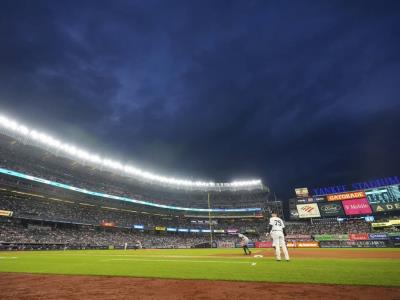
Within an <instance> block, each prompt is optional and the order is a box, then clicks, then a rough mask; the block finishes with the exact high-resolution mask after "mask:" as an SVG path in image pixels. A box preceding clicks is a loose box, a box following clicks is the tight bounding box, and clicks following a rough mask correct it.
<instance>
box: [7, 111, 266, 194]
mask: <svg viewBox="0 0 400 300" xmlns="http://www.w3.org/2000/svg"><path fill="white" fill-rule="evenodd" d="M0 127H3V128H5V129H6V130H8V131H9V132H13V133H14V134H16V135H19V136H21V137H23V138H28V139H30V140H32V141H34V142H36V143H39V144H42V145H45V146H47V147H49V148H53V149H55V150H56V151H57V152H58V151H61V152H64V153H65V154H67V155H69V156H72V157H74V158H78V159H80V160H81V161H88V162H91V163H93V164H96V165H99V166H103V167H106V168H109V169H112V170H117V171H121V172H123V173H124V174H126V175H131V176H135V177H138V178H141V179H144V180H148V181H150V182H153V183H159V184H167V185H169V186H176V187H178V188H179V187H181V188H182V187H187V188H202V189H221V188H232V189H237V188H240V187H242V188H248V189H252V188H261V187H262V182H261V180H260V179H256V180H238V181H232V182H227V183H215V182H212V181H209V182H205V181H198V180H196V181H192V180H187V179H181V178H174V177H167V176H161V175H157V174H153V173H150V172H147V171H144V170H141V169H139V168H136V167H134V166H130V165H123V164H122V163H121V162H118V161H115V160H113V159H110V158H105V157H100V156H99V155H97V154H94V153H91V152H90V151H87V150H84V149H80V148H79V147H77V146H74V145H70V144H67V143H64V142H62V141H59V140H57V139H55V138H53V137H52V136H50V135H48V134H45V133H43V132H40V131H37V130H36V129H29V128H28V127H26V126H25V125H22V124H19V123H18V122H16V121H15V120H12V119H10V118H8V117H5V116H3V115H0ZM13 136H14V135H13Z"/></svg>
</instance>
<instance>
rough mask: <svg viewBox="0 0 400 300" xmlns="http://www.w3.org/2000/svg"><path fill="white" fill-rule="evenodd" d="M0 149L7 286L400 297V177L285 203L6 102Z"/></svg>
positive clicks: (0, 264) (259, 187) (97, 292)
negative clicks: (42, 119) (96, 142)
mask: <svg viewBox="0 0 400 300" xmlns="http://www.w3.org/2000/svg"><path fill="white" fill-rule="evenodd" d="M0 157H1V160H0V250H1V251H0V272H1V274H0V287H1V298H2V299H15V298H20V299H44V298H47V299H97V298H105V299H106V298H108V299H111V298H121V299H208V298H210V299H257V298H259V299H267V298H271V299H322V298H323V299H338V298H341V299H400V248H399V247H400V180H399V177H396V176H394V177H387V178H379V179H371V180H370V181H368V182H359V183H356V184H352V185H349V186H343V185H341V186H333V187H329V188H318V189H312V190H311V189H310V190H309V189H307V188H297V189H296V190H295V191H293V198H292V199H290V200H289V201H288V206H287V205H284V203H283V202H282V201H281V200H277V199H276V197H274V195H273V193H271V192H270V189H269V187H268V186H266V185H265V184H264V183H263V182H262V180H260V179H257V178H250V179H247V180H240V181H239V180H238V181H231V182H211V181H207V182H205V181H197V180H189V179H183V178H175V177H170V176H168V175H164V174H163V175H160V174H154V173H151V172H149V171H147V170H142V169H139V168H137V167H135V166H134V165H128V164H126V165H125V164H124V163H122V162H119V161H116V160H114V159H113V158H112V157H111V156H110V157H108V156H106V155H104V156H100V155H97V154H96V152H95V151H93V150H92V149H82V148H80V147H79V145H78V144H77V143H74V141H67V140H63V139H61V138H60V139H58V138H55V137H53V136H50V135H48V134H46V133H44V132H42V131H41V130H39V129H36V128H30V127H29V126H27V125H25V124H24V122H23V121H21V120H13V119H11V118H9V117H8V116H5V115H2V116H0ZM337 184H340V182H338V183H337ZM271 215H277V216H278V217H280V218H281V219H282V220H283V222H284V228H285V237H284V240H285V242H284V245H285V247H286V246H287V248H288V252H289V255H290V259H288V258H287V259H286V260H278V261H277V257H276V256H275V254H276V249H274V248H277V246H276V245H274V243H275V242H273V241H272V239H271V236H273V232H271V235H270V234H269V233H270V232H269V230H270V228H269V224H270V221H269V220H270V217H271ZM239 234H241V235H242V236H244V237H245V238H246V244H247V247H248V249H249V250H250V251H249V252H247V253H245V252H244V251H243V249H242V247H243V240H241V239H240V238H239ZM279 246H280V245H279ZM279 246H278V248H280V247H279ZM282 247H283V245H282ZM279 250H280V249H279Z"/></svg>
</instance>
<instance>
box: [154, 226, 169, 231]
mask: <svg viewBox="0 0 400 300" xmlns="http://www.w3.org/2000/svg"><path fill="white" fill-rule="evenodd" d="M154 229H155V230H158V231H165V230H166V229H167V228H165V227H164V226H156V227H154Z"/></svg>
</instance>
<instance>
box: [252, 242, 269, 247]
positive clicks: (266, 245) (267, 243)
mask: <svg viewBox="0 0 400 300" xmlns="http://www.w3.org/2000/svg"><path fill="white" fill-rule="evenodd" d="M255 244H256V248H272V241H268V242H256V243H255Z"/></svg>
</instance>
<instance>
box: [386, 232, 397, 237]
mask: <svg viewBox="0 0 400 300" xmlns="http://www.w3.org/2000/svg"><path fill="white" fill-rule="evenodd" d="M387 235H388V236H390V237H394V236H400V232H389V233H388V234H387Z"/></svg>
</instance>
